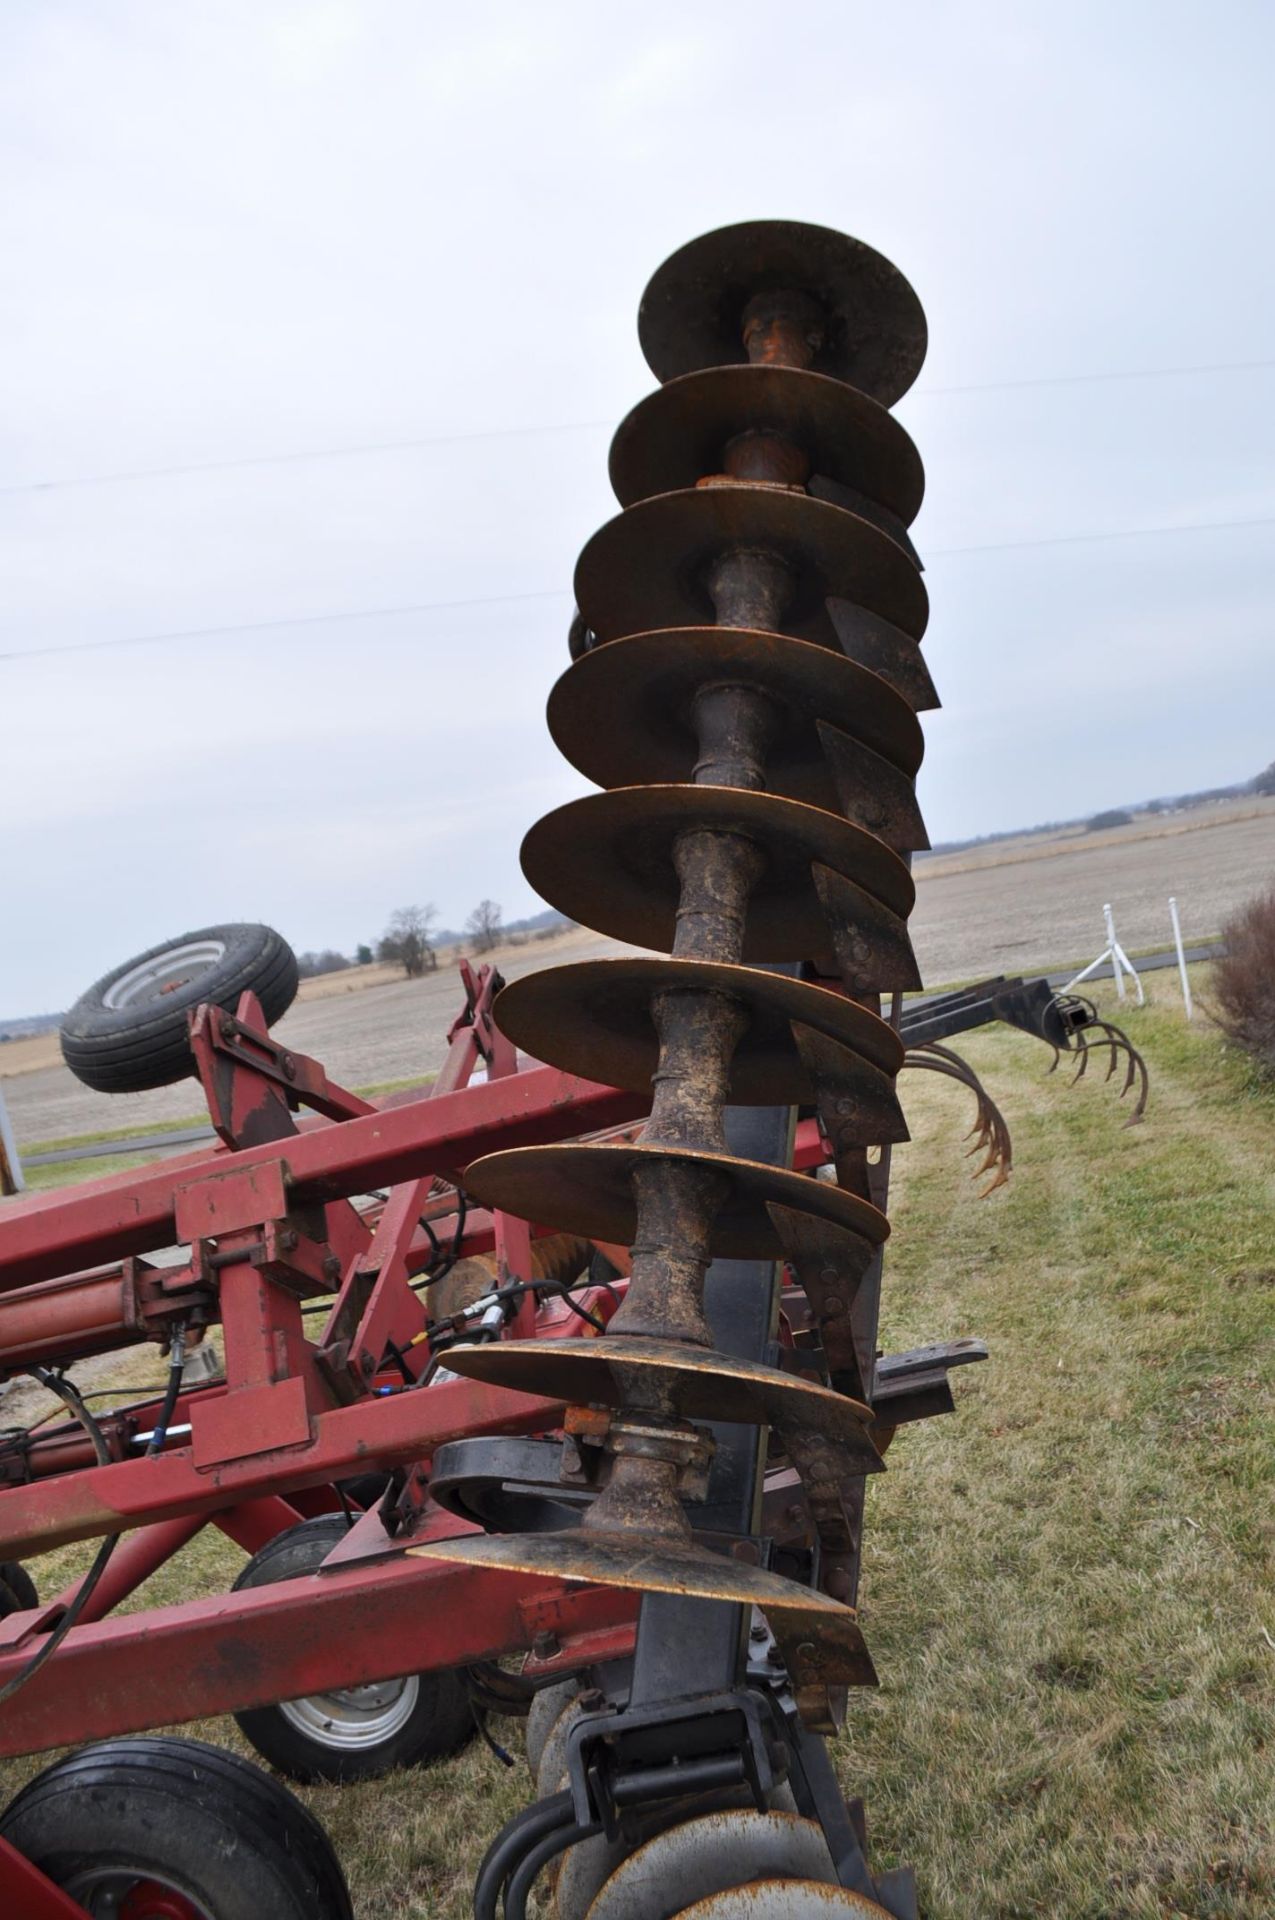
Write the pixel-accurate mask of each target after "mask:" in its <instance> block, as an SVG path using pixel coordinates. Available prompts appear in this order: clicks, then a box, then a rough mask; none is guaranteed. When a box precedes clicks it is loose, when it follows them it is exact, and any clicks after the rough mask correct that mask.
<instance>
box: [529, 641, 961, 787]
mask: <svg viewBox="0 0 1275 1920" xmlns="http://www.w3.org/2000/svg"><path fill="white" fill-rule="evenodd" d="M722 682H731V683H734V682H738V683H740V684H742V685H746V686H749V687H756V688H758V689H760V691H761V692H763V693H765V694H766V695H767V697H768V698H769V699H770V700H771V701H772V703H773V704H774V706H775V707H776V708H777V710H778V711H777V717H776V721H775V727H774V733H773V736H772V738H771V740H770V742H769V744H768V746H767V749H766V785H767V787H768V788H769V789H770V791H771V792H772V793H779V794H782V795H784V797H785V798H787V799H789V800H802V801H805V802H806V803H807V804H808V805H810V806H815V807H825V808H829V809H831V810H832V811H834V812H835V811H837V810H838V801H837V789H836V785H835V783H834V781H833V778H832V775H831V772H830V771H829V767H828V758H827V754H826V753H825V751H824V749H823V746H822V744H821V742H820V739H819V734H818V731H817V723H818V722H819V721H821V720H822V721H824V722H825V723H826V724H828V725H831V726H833V727H836V728H837V729H838V730H839V731H840V732H842V733H845V734H848V735H849V736H850V738H851V739H853V740H856V741H858V742H860V743H861V744H862V745H863V746H865V747H867V748H868V749H869V750H870V751H871V752H872V753H875V754H878V755H879V756H880V757H881V759H883V760H887V761H889V763H890V765H891V766H893V767H897V768H898V770H899V771H900V773H902V774H903V775H904V776H905V777H906V778H909V779H911V778H912V777H914V776H915V774H916V772H917V769H918V768H919V766H920V764H921V756H922V753H923V752H924V746H925V742H924V737H923V735H922V732H921V724H920V722H919V720H918V719H917V717H916V715H915V713H914V712H913V711H912V709H911V707H910V706H909V705H908V703H907V701H906V700H905V699H904V698H903V695H902V694H901V693H899V692H897V691H896V689H895V688H894V687H892V686H891V685H890V684H889V682H888V681H886V680H884V679H883V678H882V677H881V676H880V675H879V674H876V673H874V672H871V671H870V670H869V669H868V668H867V667H862V666H860V665H859V664H858V662H857V661H854V660H848V659H846V658H845V656H844V655H842V654H840V653H834V652H833V651H832V649H831V648H829V647H820V646H814V645H812V644H811V643H810V642H809V641H807V640H793V639H790V638H787V637H786V636H783V635H780V634H773V633H761V632H757V631H754V630H752V629H749V628H746V627H665V628H663V629H661V630H659V631H657V632H655V633H637V634H630V635H629V636H628V637H626V638H625V639H623V640H613V641H611V642H610V643H609V644H608V645H607V646H604V647H595V648H594V649H593V651H592V652H591V653H586V654H582V655H581V657H580V658H579V659H578V660H576V661H574V662H573V663H572V665H571V666H569V667H568V668H567V670H566V672H565V673H564V674H563V675H562V677H561V679H560V680H559V681H558V682H557V684H556V685H555V687H554V688H553V691H552V692H551V693H550V695H549V709H548V717H549V731H550V733H551V734H552V735H553V738H554V740H555V742H556V744H557V746H558V748H559V750H560V751H561V752H562V753H563V754H565V756H566V758H567V759H568V760H569V761H570V762H571V764H572V766H574V767H578V768H579V770H580V772H581V773H583V774H585V775H587V777H588V778H589V779H590V780H593V781H595V782H596V784H597V785H598V786H600V787H626V786H644V785H645V784H646V783H647V782H648V781H659V782H665V783H669V782H674V781H689V780H690V779H691V777H692V775H693V773H694V770H695V761H696V756H697V742H696V733H695V721H694V700H695V696H696V694H697V693H699V692H700V690H701V689H702V688H704V687H706V686H712V685H715V684H720V683H722Z"/></svg>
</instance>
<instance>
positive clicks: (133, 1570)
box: [51, 1513, 205, 1657]
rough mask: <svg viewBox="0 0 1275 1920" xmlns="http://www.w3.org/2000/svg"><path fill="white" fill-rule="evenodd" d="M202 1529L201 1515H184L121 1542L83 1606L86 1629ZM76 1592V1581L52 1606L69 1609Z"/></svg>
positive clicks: (82, 1615)
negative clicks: (92, 1621)
mask: <svg viewBox="0 0 1275 1920" xmlns="http://www.w3.org/2000/svg"><path fill="white" fill-rule="evenodd" d="M204 1525H205V1522H204V1516H203V1514H202V1513H194V1514H187V1515H186V1516H185V1517H184V1518H183V1519H181V1520H165V1521H164V1522H163V1523H162V1524H161V1525H160V1526H157V1527H143V1528H142V1529H141V1531H140V1533H135V1534H134V1535H133V1537H132V1539H131V1540H121V1541H120V1543H119V1545H118V1546H117V1547H116V1549H115V1551H114V1552H113V1553H112V1555H111V1557H110V1559H109V1560H108V1561H107V1563H106V1571H105V1572H104V1573H103V1575H102V1577H101V1579H100V1580H99V1581H98V1583H97V1585H96V1586H95V1587H94V1589H93V1591H92V1593H91V1594H90V1595H89V1597H88V1599H87V1601H86V1602H85V1604H84V1609H83V1611H82V1613H81V1614H80V1619H81V1620H82V1621H83V1623H84V1624H85V1625H86V1626H87V1625H88V1623H89V1621H90V1620H102V1619H105V1617H106V1615H107V1614H108V1613H111V1612H113V1611H114V1609H115V1608H116V1607H118V1606H119V1604H120V1601H121V1600H127V1599H128V1596H129V1595H130V1593H136V1592H137V1589H138V1588H139V1587H140V1586H141V1585H142V1583H143V1582H144V1581H146V1580H149V1579H150V1577H151V1575H152V1574H153V1573H155V1572H156V1571H157V1570H158V1569H159V1568H160V1567H162V1566H163V1565H164V1562H165V1561H166V1560H171V1559H172V1557H173V1555H174V1554H175V1553H180V1552H181V1550H182V1548H183V1547H184V1546H185V1545H186V1544H187V1542H188V1541H191V1540H193V1539H194V1537H195V1535H196V1534H197V1533H202V1532H203V1530H204ZM79 1590H80V1582H79V1580H72V1582H71V1584H70V1586H69V1587H64V1588H63V1589H62V1591H61V1593H60V1594H59V1595H58V1596H57V1598H56V1600H54V1601H53V1602H52V1603H51V1604H52V1605H53V1606H55V1607H69V1606H70V1604H71V1602H72V1600H74V1598H75V1596H76V1594H77V1593H78V1592H79ZM55 1657H56V1656H55Z"/></svg>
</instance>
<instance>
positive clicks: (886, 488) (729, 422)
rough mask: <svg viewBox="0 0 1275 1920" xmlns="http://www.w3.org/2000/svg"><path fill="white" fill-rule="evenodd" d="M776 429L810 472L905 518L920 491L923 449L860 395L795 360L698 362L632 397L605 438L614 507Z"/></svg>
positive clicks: (677, 482) (673, 484) (718, 468)
mask: <svg viewBox="0 0 1275 1920" xmlns="http://www.w3.org/2000/svg"><path fill="white" fill-rule="evenodd" d="M748 432H756V433H776V434H781V435H782V436H783V438H784V439H785V440H786V441H788V442H789V443H790V444H791V445H793V446H795V447H797V448H799V449H800V451H801V452H802V453H804V454H805V456H806V459H807V460H808V462H809V466H810V472H811V474H821V475H824V476H825V477H826V478H827V479H829V480H835V481H836V482H837V484H838V485H839V486H843V487H850V488H852V489H853V490H854V491H855V492H857V493H862V494H864V495H865V496H866V497H867V498H868V499H869V500H871V501H874V502H875V503H876V504H877V505H878V506H881V507H885V508H886V509H887V510H888V512H890V513H891V514H893V515H894V516H895V517H896V518H897V519H898V520H900V521H901V522H902V523H903V525H904V526H905V527H906V526H910V525H911V523H912V521H913V520H915V518H916V516H917V513H918V512H919V511H920V506H921V499H922V495H923V494H924V491H925V472H924V469H923V468H922V466H921V456H920V454H919V453H918V452H917V450H916V448H915V447H914V446H913V444H912V442H911V440H910V439H909V438H908V436H907V434H906V433H905V432H904V431H903V428H902V427H901V426H900V425H899V423H898V421H897V420H896V419H894V417H893V416H892V415H891V414H889V413H887V412H886V410H885V408H884V407H880V406H878V405H877V403H876V401H875V400H870V399H869V398H868V397H867V395H866V394H863V393H860V392H858V391H857V390H856V389H855V388H854V387H848V386H845V385H844V384H843V382H841V381H840V380H829V379H828V378H827V376H826V375H824V374H821V373H806V372H802V371H801V370H800V369H799V368H797V367H775V366H756V367H750V366H741V367H703V368H701V369H700V370H699V371H698V372H696V373H687V374H683V375H682V377H681V378H680V379H679V380H670V382H669V383H668V385H667V386H665V387H660V388H658V389H657V391H656V392H655V393H652V394H649V395H648V396H647V398H646V399H645V400H640V401H639V402H638V404H637V406H636V407H634V408H633V410H632V412H631V413H629V414H628V415H627V416H626V417H625V419H623V420H622V421H621V422H620V425H619V427H618V428H617V430H616V435H615V438H614V440H613V441H612V442H611V459H610V474H611V485H612V486H613V487H614V489H615V495H616V498H617V500H618V501H619V502H620V505H621V506H622V507H631V506H632V505H633V504H634V502H635V501H638V500H649V499H650V498H651V496H652V494H656V493H672V492H674V491H675V490H676V489H678V488H680V487H693V486H694V485H695V484H696V482H697V481H699V480H701V479H703V478H704V476H705V475H706V474H713V473H721V472H723V471H724V468H723V464H722V462H723V455H724V450H725V447H726V444H727V442H728V441H729V440H733V439H734V438H735V436H736V434H740V433H748Z"/></svg>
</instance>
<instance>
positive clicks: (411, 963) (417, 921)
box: [376, 902, 438, 980]
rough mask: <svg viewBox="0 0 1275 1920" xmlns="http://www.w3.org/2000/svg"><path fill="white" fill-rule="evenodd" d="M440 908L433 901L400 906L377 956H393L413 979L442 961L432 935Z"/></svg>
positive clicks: (389, 957)
mask: <svg viewBox="0 0 1275 1920" xmlns="http://www.w3.org/2000/svg"><path fill="white" fill-rule="evenodd" d="M437 919H438V909H437V908H436V907H435V906H434V905H433V903H432V902H431V903H430V904H429V905H428V906H424V907H399V908H397V909H396V911H395V912H394V913H392V914H391V915H390V923H389V925H388V927H386V929H385V932H384V933H383V934H382V935H381V939H380V944H379V945H378V947H377V950H376V951H377V957H378V959H381V960H393V961H395V962H396V963H397V964H398V965H399V966H401V967H402V969H403V971H404V973H405V974H406V975H407V977H408V979H409V980H416V979H418V978H419V977H420V975H421V974H422V973H425V972H426V971H429V972H432V971H433V969H434V968H435V967H436V966H437V965H438V955H437V954H436V953H435V952H434V948H433V943H432V941H431V939H430V935H431V934H432V932H433V930H434V922H435V921H436V920H437Z"/></svg>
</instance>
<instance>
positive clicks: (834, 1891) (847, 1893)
mask: <svg viewBox="0 0 1275 1920" xmlns="http://www.w3.org/2000/svg"><path fill="white" fill-rule="evenodd" d="M674 1917H675V1920H893V1916H892V1915H891V1914H890V1912H889V1911H888V1909H887V1908H885V1907H881V1906H878V1905H877V1903H876V1901H875V1900H869V1899H868V1897H867V1895H866V1894H863V1893H854V1892H852V1891H851V1889H850V1888H849V1887H829V1886H824V1885H823V1884H822V1883H821V1882H819V1881H816V1880H783V1879H765V1880H753V1881H750V1882H749V1883H748V1885H746V1886H736V1887H731V1888H730V1889H728V1890H727V1891H726V1892H723V1893H711V1894H709V1895H708V1896H707V1897H706V1898H705V1899H703V1900H696V1901H695V1902H694V1903H693V1904H692V1905H691V1906H689V1907H677V1908H675V1909H674Z"/></svg>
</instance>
